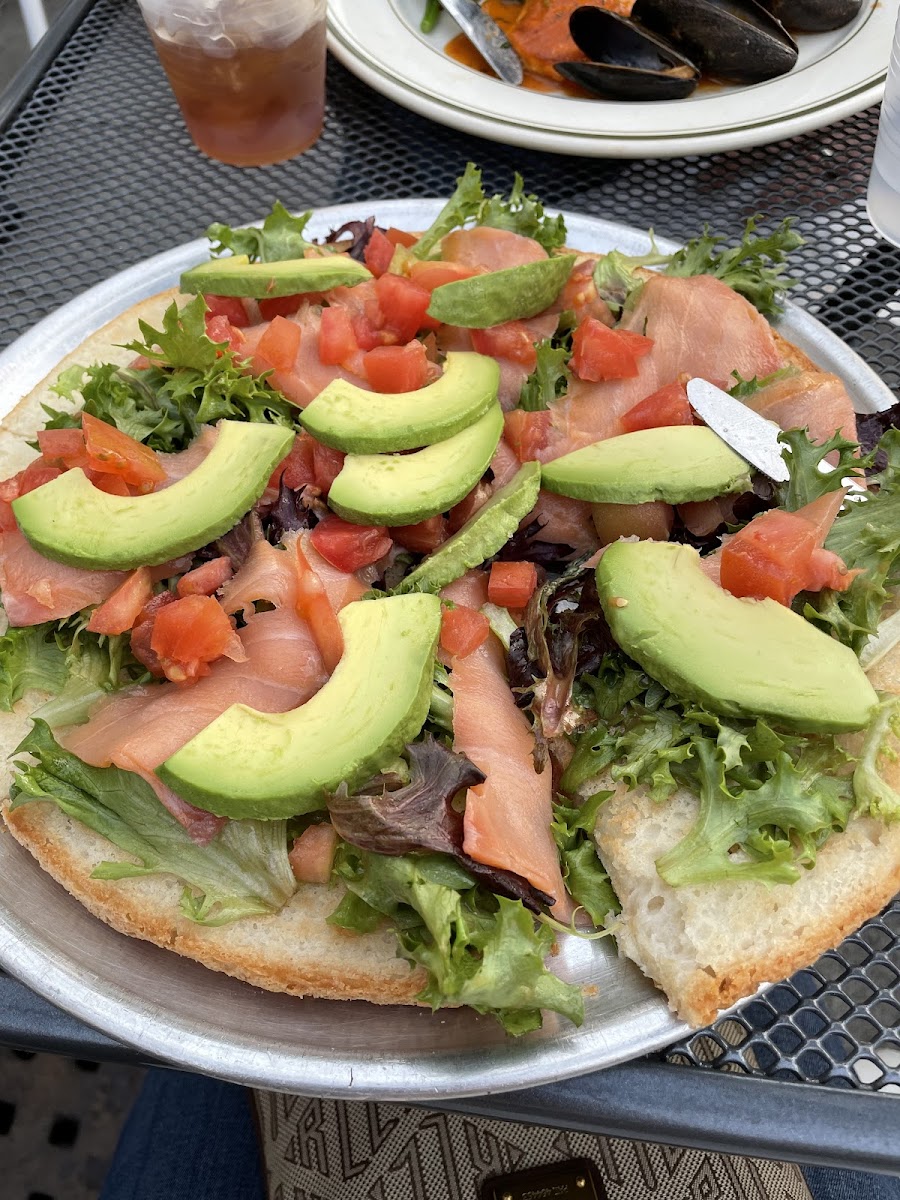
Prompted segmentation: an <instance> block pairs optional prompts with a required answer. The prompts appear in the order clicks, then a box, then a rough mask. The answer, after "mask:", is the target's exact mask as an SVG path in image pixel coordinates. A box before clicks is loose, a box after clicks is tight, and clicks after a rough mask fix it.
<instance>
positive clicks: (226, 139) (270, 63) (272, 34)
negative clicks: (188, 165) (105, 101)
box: [144, 0, 325, 167]
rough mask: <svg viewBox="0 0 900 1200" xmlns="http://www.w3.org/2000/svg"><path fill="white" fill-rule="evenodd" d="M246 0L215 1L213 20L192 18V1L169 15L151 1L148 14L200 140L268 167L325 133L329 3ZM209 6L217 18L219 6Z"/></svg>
mask: <svg viewBox="0 0 900 1200" xmlns="http://www.w3.org/2000/svg"><path fill="white" fill-rule="evenodd" d="M238 4H240V8H239V9H238V8H236V7H235V4H234V2H232V5H231V6H230V7H229V6H227V5H226V4H222V5H221V6H220V7H219V8H217V9H216V6H215V5H214V6H212V8H213V9H216V14H215V15H216V17H217V19H218V22H219V23H218V25H213V26H212V27H210V25H208V24H207V25H206V26H204V25H202V24H197V23H190V22H188V21H186V20H185V19H184V14H185V13H186V12H187V13H190V11H191V4H190V0H188V3H182V4H179V5H178V8H177V10H176V11H177V14H178V17H177V18H172V16H171V10H170V13H169V14H165V15H164V16H163V19H160V14H161V9H162V6H163V5H164V0H145V3H144V16H145V19H146V20H147V24H148V26H149V28H150V33H151V35H152V37H153V42H154V44H155V46H156V50H157V53H158V54H159V58H160V61H161V63H162V65H163V67H164V68H165V71H166V75H167V76H168V78H169V83H170V84H171V86H172V91H173V92H174V93H175V98H176V100H177V101H178V104H179V106H180V108H181V112H182V115H183V116H184V120H185V124H186V125H187V127H188V131H189V132H190V134H191V137H192V138H193V139H194V141H195V142H196V144H197V146H198V147H199V148H200V149H201V150H202V151H203V152H204V153H205V154H208V155H209V156H210V158H215V159H218V160H219V161H220V162H224V163H230V164H232V165H234V166H241V167H246V166H263V165H265V164H267V163H275V162H281V161H283V160H284V159H287V158H292V157H293V156H294V155H295V154H300V153H301V152H302V151H303V150H306V149H307V148H308V147H309V146H311V145H312V143H313V142H314V141H315V140H316V138H317V137H318V136H319V134H320V132H321V129H322V117H323V113H324V106H325V21H324V4H322V3H321V0H306V3H305V4H304V0H284V3H280V4H278V5H273V4H272V3H271V2H270V0H261V2H260V3H257V0H243V2H242V3H241V0H238ZM254 6H256V13H255V19H254V11H253V10H254ZM202 11H203V12H204V15H205V16H206V18H207V20H208V14H209V13H210V6H208V5H204V7H203V10H202ZM284 13H288V14H289V16H288V17H286V18H283V19H282V16H281V15H282V14H284ZM275 14H278V15H279V20H278V21H273V17H274V15H275ZM166 16H168V18H169V19H165V17H166ZM304 16H305V18H306V19H305V20H304V19H303V18H304ZM273 25H274V27H273ZM295 34H296V36H294V35H295Z"/></svg>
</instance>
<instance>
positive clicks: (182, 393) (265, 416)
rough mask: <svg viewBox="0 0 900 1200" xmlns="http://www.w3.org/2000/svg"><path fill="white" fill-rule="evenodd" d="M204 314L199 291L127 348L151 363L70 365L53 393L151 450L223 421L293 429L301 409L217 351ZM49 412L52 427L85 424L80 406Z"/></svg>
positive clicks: (180, 443)
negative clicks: (136, 366) (142, 365)
mask: <svg viewBox="0 0 900 1200" xmlns="http://www.w3.org/2000/svg"><path fill="white" fill-rule="evenodd" d="M205 311H206V310H205V303H204V301H203V298H202V297H201V296H198V297H196V298H195V299H194V300H192V301H191V302H190V303H189V304H187V305H185V307H184V308H183V309H181V311H180V312H179V310H178V308H177V305H175V304H173V305H171V306H170V307H169V308H168V309H167V310H166V312H165V315H164V317H163V328H162V329H154V328H153V327H152V326H151V325H149V324H147V322H145V321H141V322H140V326H141V334H142V336H143V338H144V341H143V342H132V343H130V345H129V347H128V348H129V349H131V350H134V351H135V352H136V353H139V354H144V355H146V356H147V357H148V358H151V359H152V360H153V363H154V365H152V366H150V367H149V368H147V369H145V370H130V369H128V368H123V367H117V366H114V365H112V364H105V365H101V366H94V367H89V368H85V367H73V368H70V369H69V370H67V371H64V372H63V373H62V374H61V375H60V377H59V379H58V380H57V381H56V385H55V387H54V390H55V391H56V393H57V395H59V396H61V397H63V398H64V399H67V400H69V401H70V402H71V403H72V404H74V405H76V406H77V405H78V404H79V403H80V404H81V406H82V407H83V409H84V411H85V412H89V413H90V414H91V415H92V416H95V417H98V418H99V419H100V420H102V421H106V422H107V423H108V424H110V425H115V426H116V428H118V429H121V430H122V431H123V432H124V433H127V434H128V435H129V436H130V437H133V438H136V439H137V440H138V441H141V442H145V443H146V444H147V445H149V446H151V447H152V448H153V449H154V450H162V451H169V452H171V451H176V450H183V449H184V448H185V447H186V446H188V445H189V444H190V443H191V442H192V441H193V440H194V438H195V437H196V436H197V435H198V433H199V432H200V427H201V426H202V425H204V424H210V423H212V422H215V421H220V420H223V419H227V420H231V421H262V422H268V423H270V424H273V425H284V426H286V427H288V428H294V427H295V426H296V409H295V408H294V407H293V405H291V404H290V403H289V402H288V401H287V400H286V399H285V398H284V396H282V394H281V393H280V392H277V391H275V390H274V389H273V388H271V387H269V385H268V384H267V383H266V376H265V375H261V376H256V375H253V374H252V373H248V372H247V370H246V366H247V364H246V363H244V362H242V361H240V360H238V359H237V358H236V356H235V355H234V354H233V353H231V352H230V351H228V350H226V351H224V352H223V353H221V355H220V353H219V351H220V350H221V349H222V347H221V346H220V347H218V349H217V347H216V345H215V344H214V343H213V342H212V341H210V339H209V338H208V337H207V336H206V333H205V322H204V319H203V314H204V312H205ZM45 411H46V412H47V414H48V417H49V419H48V421H47V428H48V429H70V428H74V427H76V426H78V425H79V424H80V412H79V411H78V410H77V408H76V411H74V412H72V411H63V410H55V409H52V408H49V407H47V406H45Z"/></svg>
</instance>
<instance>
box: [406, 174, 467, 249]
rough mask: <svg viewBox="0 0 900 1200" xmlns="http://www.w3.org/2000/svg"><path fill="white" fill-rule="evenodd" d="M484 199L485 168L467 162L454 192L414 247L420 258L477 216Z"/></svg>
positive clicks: (412, 247)
mask: <svg viewBox="0 0 900 1200" xmlns="http://www.w3.org/2000/svg"><path fill="white" fill-rule="evenodd" d="M483 202H484V191H483V189H482V187H481V172H480V171H479V170H478V168H477V167H476V166H475V164H474V163H466V169H465V171H464V172H463V173H462V175H460V177H459V179H457V181H456V188H455V189H454V192H453V195H452V196H451V197H450V199H449V200H448V201H447V203H446V204H445V205H444V207H443V208H442V209H441V211H440V212H439V213H438V215H437V216H436V217H435V219H434V220H433V221H432V223H431V224H430V225H429V226H428V228H427V229H426V230H425V232H424V233H423V234H422V236H421V237H420V238H419V240H418V241H417V242H416V243H415V245H413V246H411V247H410V249H411V250H412V253H413V254H414V255H415V256H416V258H427V257H428V255H429V254H430V253H431V251H432V250H433V249H434V248H435V246H436V245H437V244H438V242H439V241H440V240H441V238H442V237H444V236H445V235H446V234H448V233H450V231H451V230H453V229H457V228H459V227H460V226H462V225H465V224H466V223H467V222H468V221H471V220H473V219H474V218H475V216H476V215H477V213H478V210H479V208H480V207H481V205H482V203H483Z"/></svg>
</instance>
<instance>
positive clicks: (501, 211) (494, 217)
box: [475, 171, 566, 254]
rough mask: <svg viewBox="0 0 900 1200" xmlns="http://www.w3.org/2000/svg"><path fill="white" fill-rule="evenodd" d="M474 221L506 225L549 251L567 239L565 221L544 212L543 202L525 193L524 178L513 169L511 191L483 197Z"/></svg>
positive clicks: (477, 223) (493, 225) (559, 216)
mask: <svg viewBox="0 0 900 1200" xmlns="http://www.w3.org/2000/svg"><path fill="white" fill-rule="evenodd" d="M475 224H476V225H487V226H490V227H491V228H492V229H508V230H510V231H511V232H512V233H518V234H521V235H522V237H530V238H533V239H534V240H535V241H536V242H537V243H538V244H539V245H541V246H543V247H544V249H545V250H546V251H547V253H548V254H549V253H550V252H551V251H552V250H556V249H557V248H558V247H559V246H564V245H565V243H566V222H565V220H564V218H563V216H562V214H559V215H558V216H556V217H547V216H544V206H543V205H542V204H541V202H540V200H538V198H537V196H535V195H533V194H530V193H529V194H528V195H526V194H525V182H524V180H523V179H522V176H521V175H520V174H519V172H518V171H516V174H515V179H514V182H513V186H512V191H511V192H510V193H509V196H507V197H506V199H504V198H503V196H501V195H494V196H491V197H490V199H486V200H484V201H482V203H481V205H480V207H479V209H478V212H477V213H476V215H475Z"/></svg>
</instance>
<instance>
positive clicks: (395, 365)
mask: <svg viewBox="0 0 900 1200" xmlns="http://www.w3.org/2000/svg"><path fill="white" fill-rule="evenodd" d="M363 370H364V371H365V373H366V378H367V379H368V381H369V383H370V384H371V385H372V388H373V390H374V391H376V392H416V391H418V390H419V388H423V387H424V386H425V384H426V382H427V380H428V358H427V356H426V354H425V347H424V346H423V345H422V343H421V342H419V341H412V342H408V343H407V344H406V345H405V346H376V347H375V349H374V350H369V351H368V353H367V354H366V356H365V358H364V359H363Z"/></svg>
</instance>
